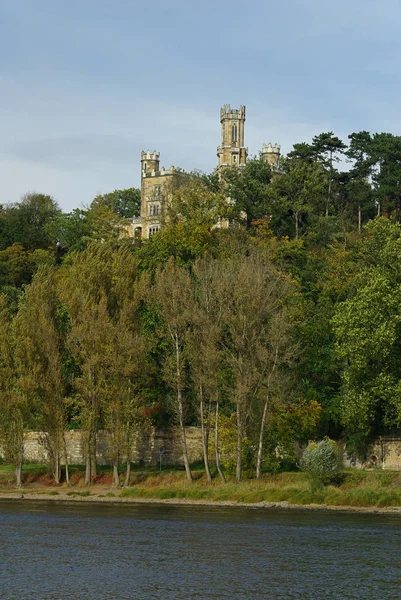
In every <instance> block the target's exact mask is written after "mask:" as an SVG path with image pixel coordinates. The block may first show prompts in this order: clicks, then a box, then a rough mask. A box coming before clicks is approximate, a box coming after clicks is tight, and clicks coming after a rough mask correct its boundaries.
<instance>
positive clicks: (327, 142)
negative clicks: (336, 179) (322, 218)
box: [312, 131, 346, 217]
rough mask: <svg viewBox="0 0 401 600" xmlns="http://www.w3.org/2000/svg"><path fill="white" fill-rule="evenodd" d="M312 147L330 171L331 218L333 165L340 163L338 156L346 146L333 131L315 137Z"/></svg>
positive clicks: (329, 199) (328, 196)
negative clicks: (336, 162)
mask: <svg viewBox="0 0 401 600" xmlns="http://www.w3.org/2000/svg"><path fill="white" fill-rule="evenodd" d="M312 147H313V149H314V150H315V152H316V157H317V159H318V160H319V161H321V162H322V163H323V165H325V166H327V167H328V169H329V186H328V192H327V202H326V217H328V216H329V207H330V202H331V199H332V184H333V174H334V168H333V163H334V162H335V161H338V157H337V156H336V155H337V154H339V153H340V154H342V153H343V151H344V150H345V148H346V145H345V144H344V143H343V142H342V140H340V139H339V138H338V137H337V136H335V135H334V133H333V132H332V131H329V132H327V133H321V134H320V135H315V136H314V138H313V140H312Z"/></svg>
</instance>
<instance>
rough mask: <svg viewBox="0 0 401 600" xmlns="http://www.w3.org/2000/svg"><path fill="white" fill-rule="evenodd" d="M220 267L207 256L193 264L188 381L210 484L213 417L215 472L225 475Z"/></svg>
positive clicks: (222, 478)
mask: <svg viewBox="0 0 401 600" xmlns="http://www.w3.org/2000/svg"><path fill="white" fill-rule="evenodd" d="M219 266H220V265H219V263H218V261H216V260H214V259H210V258H207V257H205V258H202V259H199V260H197V261H196V263H195V265H194V270H193V271H194V281H193V286H192V293H193V301H192V310H191V315H190V316H191V327H190V328H189V330H188V337H189V341H188V354H189V362H190V366H191V379H192V382H193V384H194V387H195V390H196V397H197V398H198V403H199V404H198V406H199V418H200V423H201V431H202V446H203V460H204V464H205V471H206V476H207V478H208V480H209V481H211V480H212V476H211V472H210V467H209V436H210V431H211V423H212V416H213V417H214V422H215V427H214V456H215V462H216V469H217V472H218V473H219V476H220V478H221V480H222V481H223V483H225V481H226V480H225V476H224V474H223V471H222V469H221V466H220V451H219V396H220V387H221V368H222V360H223V357H222V354H221V352H220V340H221V335H222V331H221V307H220V305H219V303H218V300H217V297H216V294H215V285H216V282H217V280H218V279H219V276H220V269H219Z"/></svg>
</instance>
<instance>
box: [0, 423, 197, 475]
mask: <svg viewBox="0 0 401 600" xmlns="http://www.w3.org/2000/svg"><path fill="white" fill-rule="evenodd" d="M65 438H66V446H67V455H68V462H69V463H70V464H72V465H83V464H85V452H84V442H85V433H84V432H83V431H80V430H72V431H67V432H66V433H65ZM186 438H187V447H188V455H189V460H190V462H196V461H197V460H201V459H202V437H201V430H200V428H198V427H187V428H186ZM109 439H110V438H109V434H108V433H107V432H106V431H99V432H98V436H97V445H96V454H97V463H98V464H99V465H107V464H110V462H111V461H110V457H109V456H108V448H109ZM160 449H162V452H160ZM160 454H162V463H163V464H165V465H182V464H184V461H183V455H182V446H181V436H180V433H179V430H178V428H171V429H155V428H152V429H151V430H150V432H148V435H146V436H143V437H142V438H141V439H139V438H138V439H137V440H136V441H135V442H134V443H133V447H132V451H131V458H132V462H133V463H136V464H143V465H146V466H154V465H157V464H159V460H160ZM1 455H2V452H1V448H0V456H1ZM24 456H25V461H27V462H31V463H38V464H45V463H46V462H47V452H46V448H45V445H44V443H43V433H41V432H39V431H29V432H27V433H26V434H25V436H24ZM124 460H125V458H124V457H122V462H124ZM61 462H62V463H64V462H65V460H64V457H62V461H61Z"/></svg>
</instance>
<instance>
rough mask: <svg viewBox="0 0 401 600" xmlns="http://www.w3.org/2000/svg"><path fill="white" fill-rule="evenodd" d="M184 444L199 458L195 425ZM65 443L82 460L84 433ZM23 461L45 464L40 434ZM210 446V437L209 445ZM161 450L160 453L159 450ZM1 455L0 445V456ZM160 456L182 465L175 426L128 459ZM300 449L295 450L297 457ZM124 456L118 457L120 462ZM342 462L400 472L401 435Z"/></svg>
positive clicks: (32, 435)
mask: <svg viewBox="0 0 401 600" xmlns="http://www.w3.org/2000/svg"><path fill="white" fill-rule="evenodd" d="M186 436H187V447H188V454H189V460H190V462H195V461H197V460H202V437H201V429H200V428H199V427H187V428H186ZM65 437H66V443H67V453H68V461H69V463H70V464H84V463H85V451H84V446H85V433H84V432H83V431H79V430H74V431H67V432H66V434H65ZM109 439H110V438H109V434H108V433H107V432H105V431H100V432H99V433H98V439H97V462H98V464H99V465H106V464H110V462H111V461H110V456H109V450H108V448H109ZM24 445H25V460H26V461H28V462H33V463H39V464H40V463H45V462H46V461H47V452H46V447H45V443H44V436H43V433H40V432H38V431H30V432H28V433H26V434H25V442H24ZM212 445H213V436H211V439H210V446H211V447H212ZM161 449H162V452H160V450H161ZM1 455H2V452H1V448H0V456H1ZM160 455H161V458H162V464H164V465H182V464H183V456H182V448H181V437H180V432H179V429H178V428H171V429H154V428H152V429H151V430H150V431H149V432H148V435H146V436H143V437H142V438H141V439H139V438H138V439H137V440H136V441H135V442H134V443H133V447H132V451H131V460H132V462H134V463H136V464H143V465H147V466H154V465H157V464H159V461H160ZM301 455H302V450H301V449H299V452H298V453H297V458H298V460H299V459H300V457H301ZM123 460H124V457H122V462H123ZM344 465H345V466H346V467H351V468H355V469H374V468H377V469H388V470H394V471H401V438H381V439H378V440H377V441H376V442H375V443H374V444H373V445H372V446H371V447H370V449H369V452H368V455H367V459H366V461H364V462H362V461H360V460H358V459H356V458H354V457H352V456H349V455H347V453H346V449H344Z"/></svg>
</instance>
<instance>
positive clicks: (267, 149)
mask: <svg viewBox="0 0 401 600" xmlns="http://www.w3.org/2000/svg"><path fill="white" fill-rule="evenodd" d="M280 153H281V145H280V144H277V142H276V143H275V144H272V143H271V142H269V143H268V144H263V145H262V154H280Z"/></svg>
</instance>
